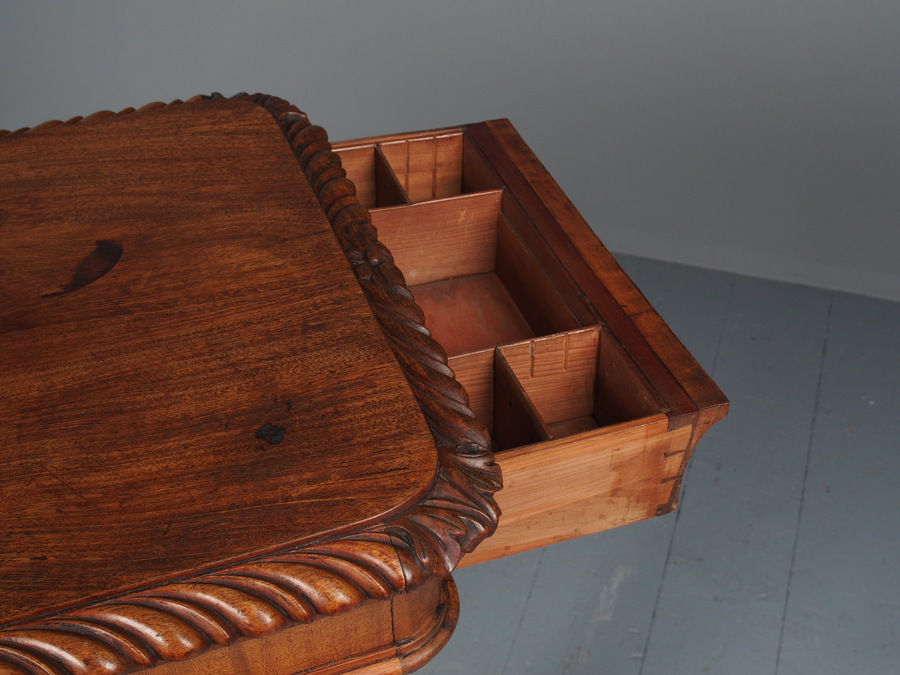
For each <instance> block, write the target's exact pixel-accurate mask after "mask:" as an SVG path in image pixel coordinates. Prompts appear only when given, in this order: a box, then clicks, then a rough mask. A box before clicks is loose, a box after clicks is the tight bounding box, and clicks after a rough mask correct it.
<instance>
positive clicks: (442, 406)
mask: <svg viewBox="0 0 900 675" xmlns="http://www.w3.org/2000/svg"><path fill="white" fill-rule="evenodd" d="M0 213H2V217H3V223H2V228H0V229H2V238H0V263H2V264H0V268H2V269H3V270H4V273H3V274H2V275H0V392H2V397H0V406H2V409H0V439H2V447H3V451H2V452H3V455H2V461H0V472H2V476H0V491H2V492H0V497H2V502H0V507H2V519H3V523H4V530H3V535H4V536H3V539H2V544H0V545H2V552H0V625H2V628H0V672H28V673H32V672H33V673H45V672H70V673H88V672H99V671H102V672H108V673H124V672H130V671H131V670H134V669H136V668H142V667H147V666H153V665H156V664H159V663H163V662H167V661H182V660H184V659H188V658H190V657H193V656H196V655H199V654H201V653H204V652H206V651H208V650H210V649H211V648H217V647H226V646H228V645H231V644H234V643H235V642H237V641H239V640H240V639H241V638H245V637H257V638H259V637H264V636H267V635H272V634H273V633H275V632H276V631H279V630H284V629H288V628H291V627H294V630H297V629H302V627H303V625H304V624H310V622H313V623H312V624H311V625H316V624H315V621H316V620H317V619H319V618H321V617H332V616H335V615H337V614H340V613H342V612H347V611H351V610H354V608H358V607H362V606H364V605H366V606H368V605H371V604H372V603H375V605H372V606H373V607H374V606H378V603H388V605H389V606H390V608H391V609H389V610H388V615H390V614H391V611H397V612H399V613H400V615H399V616H398V617H396V618H395V620H396V621H400V622H402V621H404V620H407V621H412V620H413V619H412V618H411V617H413V616H414V615H415V614H416V612H418V613H420V614H421V613H422V612H424V613H425V614H433V613H434V612H437V611H438V605H440V604H441V603H442V602H443V601H441V600H440V599H439V596H437V595H435V594H434V593H430V594H424V595H420V596H417V597H421V598H423V600H422V601H421V603H415V602H413V603H407V605H403V604H402V603H400V604H396V603H395V598H396V597H398V594H400V595H403V594H405V593H406V592H408V591H413V590H414V589H416V588H419V587H420V586H422V585H423V584H426V583H433V582H434V580H440V579H443V578H444V577H446V575H447V574H448V573H449V571H450V570H451V569H452V568H453V567H454V566H455V565H456V563H457V562H458V560H459V558H460V557H461V555H462V554H463V553H464V552H465V551H469V550H471V549H472V548H473V547H474V546H475V545H476V544H477V543H478V541H480V540H481V539H482V538H484V537H485V536H487V535H488V534H490V533H491V531H492V530H493V529H494V527H495V525H496V519H497V511H496V507H495V504H494V502H493V499H492V496H491V495H492V493H493V492H494V491H495V490H496V489H497V488H498V487H499V472H498V470H497V467H496V465H495V464H494V463H493V462H492V458H491V454H490V452H489V450H488V445H489V441H488V439H487V436H486V434H485V432H484V430H483V428H482V427H481V426H480V425H479V424H478V423H477V422H476V421H475V419H474V416H473V414H472V413H471V412H470V411H469V410H468V407H467V399H466V396H465V393H464V391H463V390H462V389H461V388H460V387H459V385H458V384H456V382H455V380H454V379H453V377H452V372H451V371H450V370H449V369H448V368H447V366H446V357H445V356H444V354H443V351H442V350H441V348H440V346H439V345H438V344H437V343H436V342H434V340H433V339H431V338H430V336H429V335H428V333H427V331H425V330H424V329H423V328H422V314H421V311H420V310H419V309H418V307H417V306H416V305H415V303H414V302H413V301H412V300H411V297H410V295H409V292H408V291H407V290H406V288H405V285H404V283H403V278H402V276H401V275H400V273H399V272H398V271H397V269H396V267H395V266H394V264H393V261H392V258H391V256H390V254H389V253H388V252H387V250H386V249H385V248H384V247H383V246H381V244H380V243H379V242H378V240H377V239H376V237H375V233H374V230H373V228H372V226H371V224H370V223H369V217H368V213H367V212H366V211H365V209H363V208H361V207H360V206H359V205H358V203H357V201H356V199H355V197H354V189H353V186H352V184H351V183H349V182H348V181H347V180H346V179H345V178H344V173H343V171H342V169H341V167H340V163H339V161H338V160H337V158H336V156H335V155H334V154H333V153H331V151H330V148H329V145H328V142H327V137H326V136H325V133H324V131H322V130H321V129H320V128H318V127H314V126H311V125H310V124H309V122H308V120H307V119H306V117H305V116H304V115H303V114H302V113H300V112H299V111H298V110H297V109H296V108H293V107H292V106H290V105H289V104H286V103H285V102H283V101H281V100H279V99H276V98H273V97H266V96H260V95H257V96H246V95H240V96H238V97H235V98H234V99H223V98H222V97H219V96H213V97H198V98H197V99H192V100H191V101H189V102H187V103H184V104H182V103H180V102H178V103H176V104H172V105H160V104H154V105H151V106H147V107H146V108H144V109H141V110H139V111H132V110H128V111H123V113H120V114H116V115H113V114H111V113H98V114H97V115H94V116H92V117H91V118H87V119H85V120H78V119H76V120H72V121H70V122H69V123H65V124H60V123H48V124H46V125H42V126H41V127H38V128H35V129H33V130H24V131H21V132H16V133H12V134H7V133H0ZM348 262H349V265H348ZM422 413H424V417H423V415H422ZM404 597H405V596H404ZM366 611H368V610H366ZM351 614H352V611H351ZM364 615H366V613H365V612H363V613H362V614H359V615H357V616H359V617H363V616H364ZM348 616H350V615H348ZM348 621H350V624H348V625H351V624H352V619H348ZM368 623H369V622H368V620H367V619H364V618H360V625H359V626H358V630H359V631H360V633H359V644H357V645H356V646H354V645H345V647H346V650H345V652H344V653H345V654H346V655H347V656H350V655H353V654H359V653H361V650H362V651H365V650H366V649H369V648H370V647H371V644H369V643H371V641H372V640H374V639H376V638H374V637H373V635H374V634H375V633H374V631H377V630H380V629H379V628H377V627H375V626H372V627H370V626H369V625H368ZM444 623H446V622H444ZM442 625H444V624H442ZM311 630H317V629H311ZM388 632H389V633H391V634H392V635H393V632H394V629H392V628H391V627H390V626H388ZM411 632H414V631H411V629H410V630H407V632H406V634H407V635H409V634H411ZM399 636H400V633H399V632H398V633H397V638H396V639H400V637H399ZM366 640H368V641H369V643H366ZM365 644H369V647H365V648H363V646H364V645H365ZM384 647H385V648H389V647H390V645H389V644H386V645H384ZM342 648H343V647H342ZM370 651H371V650H370ZM404 658H407V657H406V656H404ZM409 658H412V657H409ZM376 660H377V659H376ZM413 661H414V659H413V660H412V661H410V662H411V663H412V662H413ZM356 663H357V665H359V664H361V663H363V662H361V661H358V662H356ZM348 667H349V666H348ZM179 672H181V671H179Z"/></svg>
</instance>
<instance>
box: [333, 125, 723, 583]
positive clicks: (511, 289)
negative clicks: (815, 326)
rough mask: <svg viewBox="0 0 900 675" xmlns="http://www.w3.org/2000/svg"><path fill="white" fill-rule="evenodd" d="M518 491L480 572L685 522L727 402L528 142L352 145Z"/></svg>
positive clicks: (477, 557)
mask: <svg viewBox="0 0 900 675" xmlns="http://www.w3.org/2000/svg"><path fill="white" fill-rule="evenodd" d="M334 149H335V150H336V151H337V152H338V154H339V155H340V157H341V160H342V163H343V166H344V168H345V170H346V172H347V174H348V177H349V178H350V179H351V180H352V181H353V182H354V183H356V186H357V196H358V197H359V199H360V201H361V203H362V204H363V205H364V206H366V207H367V208H368V209H369V211H370V213H371V217H372V222H373V224H374V225H375V227H376V228H377V230H378V237H379V239H380V240H381V241H383V242H384V243H385V244H386V245H387V247H388V248H389V249H390V251H391V253H392V254H393V256H394V259H395V261H396V263H397V266H398V268H399V269H400V270H401V271H402V272H403V274H404V277H405V279H406V282H407V285H408V287H409V289H410V291H412V293H413V295H414V297H415V299H416V302H417V303H418V304H419V306H420V307H421V308H422V309H423V311H424V313H425V325H426V327H427V328H428V329H429V330H430V331H431V333H432V335H433V336H434V337H435V338H436V340H437V341H438V342H439V343H440V344H441V345H442V346H443V347H444V349H445V351H446V352H447V356H448V361H449V365H450V367H451V368H452V369H453V371H454V372H455V374H456V378H457V379H458V380H459V382H460V383H461V384H462V385H463V387H464V388H465V389H466V391H467V392H468V394H469V400H470V406H471V408H472V410H473V411H474V412H475V414H476V415H477V416H478V418H479V420H481V421H482V422H483V423H484V424H485V426H486V427H488V430H489V431H490V433H491V437H492V440H493V444H494V449H495V451H497V455H496V458H497V463H498V464H499V465H500V467H501V469H502V471H503V481H504V487H503V489H502V490H500V491H499V492H498V494H497V503H498V505H499V506H500V508H501V510H502V513H503V516H502V518H501V521H500V526H499V528H498V529H497V532H496V533H495V534H494V535H493V536H492V537H490V538H489V539H488V540H486V541H484V542H482V543H481V544H480V545H479V546H478V548H477V549H476V550H475V551H474V553H471V554H469V555H467V556H466V557H465V558H463V561H462V564H463V565H466V564H473V563H477V562H481V561H485V560H490V559H493V558H497V557H500V556H505V555H510V554H512V553H516V552H519V551H524V550H528V549H530V548H533V547H536V546H544V545H546V544H550V543H554V542H558V541H563V540H565V539H569V538H571V537H575V536H580V535H584V534H589V533H592V532H598V531H601V530H605V529H608V528H611V527H618V526H620V525H625V524H627V523H632V522H635V521H638V520H642V519H645V518H651V517H653V516H656V515H660V514H664V513H668V512H670V511H671V510H673V509H674V508H675V506H676V505H677V502H678V494H679V490H680V484H681V479H682V476H683V474H684V469H685V467H686V465H687V461H688V458H689V457H690V454H691V451H692V449H693V447H694V445H695V444H696V443H697V441H698V440H699V438H700V437H701V436H702V435H703V433H704V432H705V431H706V429H708V428H709V426H710V425H711V424H713V423H715V422H716V421H717V420H719V419H721V418H722V417H723V416H724V414H725V412H726V411H727V399H725V397H724V396H723V395H722V393H721V391H719V389H718V388H717V387H716V386H715V384H714V383H713V382H712V381H711V380H710V379H709V377H708V376H707V375H706V374H705V373H704V372H703V371H702V369H701V368H700V367H699V365H698V364H696V361H694V360H693V357H691V356H690V354H688V353H687V352H686V350H685V349H684V347H683V346H682V345H681V344H680V343H679V342H678V341H677V339H676V338H675V337H674V335H672V334H671V331H669V329H668V327H667V326H665V324H664V323H663V322H662V320H661V319H660V318H659V317H658V315H656V313H655V312H654V311H653V309H652V307H650V306H649V304H648V303H647V302H646V299H645V298H643V296H642V295H641V294H640V292H639V291H638V289H637V288H635V287H634V285H633V283H632V282H631V281H630V280H629V279H628V278H627V276H626V275H625V274H624V272H623V271H622V270H621V268H620V267H619V266H618V264H617V263H616V262H615V260H614V259H613V258H612V256H611V255H610V254H609V251H607V250H606V248H605V247H604V246H603V245H602V243H601V242H600V241H599V240H598V239H597V238H596V236H595V235H594V233H593V232H592V231H591V229H590V227H589V226H588V225H587V223H585V222H584V220H583V218H581V216H580V215H579V214H578V212H577V211H576V210H575V208H574V206H573V205H572V204H571V203H570V202H569V201H568V199H567V198H566V197H565V195H564V194H563V193H562V191H561V190H560V189H559V187H558V186H557V185H556V183H555V181H553V179H552V178H551V177H550V176H549V174H547V172H546V170H545V169H544V168H543V166H542V165H541V163H540V162H539V161H538V159H537V158H536V157H535V156H534V155H533V154H532V153H531V151H530V150H529V149H528V147H527V146H526V145H525V143H524V141H522V139H521V138H520V137H519V136H518V134H517V133H516V132H515V129H514V128H513V127H512V125H511V124H509V122H508V121H506V120H495V121H492V122H484V123H479V124H473V125H467V126H464V127H456V128H450V129H444V130H439V131H430V132H414V133H410V134H396V135H391V136H381V137H378V138H371V139H363V140H357V141H347V142H344V143H339V144H335V146H334Z"/></svg>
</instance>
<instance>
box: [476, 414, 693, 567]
mask: <svg viewBox="0 0 900 675" xmlns="http://www.w3.org/2000/svg"><path fill="white" fill-rule="evenodd" d="M690 438H691V429H690V428H688V427H682V428H681V429H678V430H676V431H674V432H669V431H668V430H667V420H666V417H665V415H662V414H659V415H656V416H652V417H648V418H646V419H643V420H637V421H635V422H628V423H623V424H620V425H615V426H612V427H606V428H604V429H598V430H592V431H588V432H585V433H582V434H576V435H574V436H570V437H567V438H563V439H558V440H551V441H546V442H544V443H539V444H536V445H529V446H525V447H522V448H517V449H512V450H506V451H503V452H500V453H498V455H497V461H498V462H499V463H500V466H501V468H502V469H503V476H504V486H503V490H502V492H501V493H500V495H499V498H498V500H497V501H498V504H499V505H500V508H501V509H502V514H503V515H502V517H501V519H500V526H499V527H498V529H497V532H496V533H495V534H494V536H493V537H491V538H490V539H488V540H486V541H485V542H483V543H482V545H481V546H479V547H478V549H477V550H475V551H474V552H473V553H471V554H469V555H468V556H466V557H465V558H464V559H463V561H462V563H461V566H466V565H473V564H476V563H479V562H484V561H486V560H492V559H494V558H498V557H503V556H507V555H512V554H514V553H520V552H522V551H527V550H529V549H531V548H536V547H538V546H546V545H548V544H553V543H557V542H560V541H564V540H566V539H570V538H572V537H577V536H582V535H585V534H591V533H594V532H600V531H602V530H607V529H610V528H613V527H620V526H622V525H626V524H628V523H633V522H636V521H638V520H643V519H645V518H651V517H653V516H655V515H656V509H657V505H658V504H663V503H665V502H666V500H667V499H668V495H669V492H670V491H671V486H670V484H669V482H670V480H671V479H673V478H674V477H675V476H676V475H677V474H678V470H679V468H680V462H681V454H682V453H683V452H684V451H685V449H686V448H687V447H688V443H689V442H690Z"/></svg>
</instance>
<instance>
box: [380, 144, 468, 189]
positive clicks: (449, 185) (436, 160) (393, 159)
mask: <svg viewBox="0 0 900 675" xmlns="http://www.w3.org/2000/svg"><path fill="white" fill-rule="evenodd" d="M379 147H380V148H381V150H382V152H384V155H385V157H386V158H387V160H388V161H389V162H390V163H391V166H393V168H394V172H395V173H396V174H397V178H398V180H399V181H400V184H401V185H402V186H403V188H404V190H405V191H406V194H407V195H409V199H410V201H412V202H422V201H427V200H429V199H440V198H441V197H449V196H451V195H456V194H459V193H460V191H461V187H462V186H461V183H462V147H463V136H462V133H460V132H456V131H451V132H450V133H442V134H435V135H424V136H419V137H414V138H408V139H403V140H393V141H389V142H385V143H380V144H379Z"/></svg>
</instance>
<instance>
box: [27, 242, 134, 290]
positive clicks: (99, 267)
mask: <svg viewBox="0 0 900 675" xmlns="http://www.w3.org/2000/svg"><path fill="white" fill-rule="evenodd" d="M95 246H96V248H94V250H93V251H91V252H90V253H88V254H87V255H86V256H85V257H84V258H83V259H82V261H81V262H80V263H78V264H77V265H76V266H75V269H74V270H72V280H71V281H70V282H69V283H68V284H66V285H65V286H64V287H63V288H62V289H61V290H58V291H55V292H53V293H45V294H43V295H42V296H41V297H42V298H54V297H56V296H58V295H65V294H66V293H71V292H72V291H77V290H78V289H79V288H84V287H85V286H87V285H88V284H91V283H93V282H95V281H97V279H99V278H100V277H102V276H103V275H104V274H106V273H107V272H109V271H110V270H111V269H112V268H113V267H114V266H115V264H116V263H117V262H119V259H120V258H121V257H122V244H121V243H120V242H118V241H114V240H112V239H101V240H100V241H98V242H96V244H95Z"/></svg>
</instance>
